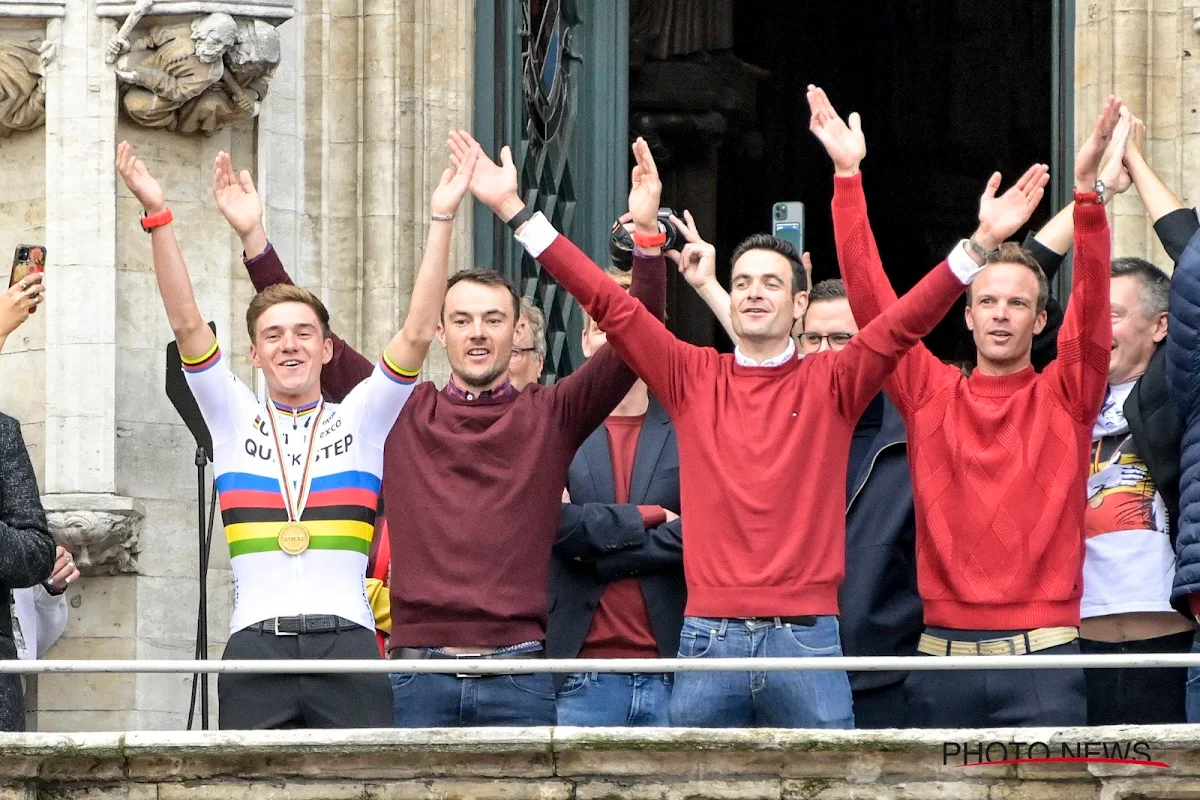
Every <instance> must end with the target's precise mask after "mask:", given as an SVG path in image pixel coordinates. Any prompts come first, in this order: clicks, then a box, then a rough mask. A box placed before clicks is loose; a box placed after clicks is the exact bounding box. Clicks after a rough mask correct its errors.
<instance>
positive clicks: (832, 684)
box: [671, 616, 854, 728]
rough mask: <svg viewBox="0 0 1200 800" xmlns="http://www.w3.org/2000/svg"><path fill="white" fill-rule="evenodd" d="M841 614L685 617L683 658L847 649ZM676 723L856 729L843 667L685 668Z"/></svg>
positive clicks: (674, 700) (674, 698) (674, 702)
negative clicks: (795, 618)
mask: <svg viewBox="0 0 1200 800" xmlns="http://www.w3.org/2000/svg"><path fill="white" fill-rule="evenodd" d="M839 636H840V629H839V627H838V620H837V617H832V616H825V617H817V624H816V625H814V626H811V627H805V626H802V625H791V624H788V623H784V622H781V621H780V620H778V619H775V620H770V619H756V620H741V619H710V618H707V617H684V620H683V632H682V633H681V634H680V637H679V657H680V658H739V657H741V658H746V657H754V658H784V657H795V656H801V657H814V658H821V657H826V658H827V657H830V656H840V655H841V654H842V645H841V640H840V638H839ZM671 724H673V725H677V726H681V727H687V728H748V727H765V728H853V727H854V704H853V700H852V699H851V695H850V681H849V680H848V679H847V678H846V673H845V671H844V670H829V671H822V672H680V673H677V674H676V675H675V688H674V691H673V692H672V693H671Z"/></svg>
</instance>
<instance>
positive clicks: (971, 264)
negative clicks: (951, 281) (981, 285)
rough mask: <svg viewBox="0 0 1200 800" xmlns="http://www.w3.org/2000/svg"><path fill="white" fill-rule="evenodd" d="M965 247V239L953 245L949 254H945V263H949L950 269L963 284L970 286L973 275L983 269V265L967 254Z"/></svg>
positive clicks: (973, 278)
mask: <svg viewBox="0 0 1200 800" xmlns="http://www.w3.org/2000/svg"><path fill="white" fill-rule="evenodd" d="M966 247H967V240H966V239H963V240H962V241H961V242H959V243H958V244H956V245H954V249H953V250H951V251H950V255H948V256H946V263H948V264H949V265H950V271H951V272H953V273H954V277H956V278H958V280H959V281H960V282H961V283H962V285H963V286H970V285H971V281H973V280H975V276H976V275H978V274H979V273H980V272H982V271H983V267H981V266H979V265H978V264H976V263H975V259H973V258H971V257H970V256H969V255H967V251H966Z"/></svg>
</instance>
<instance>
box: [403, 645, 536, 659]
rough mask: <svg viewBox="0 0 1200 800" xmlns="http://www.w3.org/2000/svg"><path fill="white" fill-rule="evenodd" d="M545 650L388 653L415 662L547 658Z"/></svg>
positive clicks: (410, 650)
mask: <svg viewBox="0 0 1200 800" xmlns="http://www.w3.org/2000/svg"><path fill="white" fill-rule="evenodd" d="M545 657H546V651H545V650H532V651H531V650H526V651H524V652H520V653H509V652H504V651H503V650H501V651H500V652H498V653H446V652H442V651H439V650H438V649H437V648H428V647H397V648H396V649H395V650H393V651H391V652H390V653H388V658H390V659H400V660H404V661H407V660H409V659H412V660H414V661H416V660H421V659H430V658H432V659H438V658H457V659H467V658H545Z"/></svg>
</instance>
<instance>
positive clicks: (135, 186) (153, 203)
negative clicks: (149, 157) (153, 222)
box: [117, 142, 167, 214]
mask: <svg viewBox="0 0 1200 800" xmlns="http://www.w3.org/2000/svg"><path fill="white" fill-rule="evenodd" d="M117 172H118V173H120V175H121V180H123V181H125V185H126V186H127V187H129V191H131V192H133V196H134V197H136V198H137V199H138V202H139V203H141V204H142V208H144V209H145V210H146V213H147V214H157V213H158V212H160V211H162V210H163V209H165V208H166V207H167V200H166V197H165V195H164V194H163V190H162V186H160V185H159V183H158V181H156V180H155V179H154V176H153V175H151V174H150V170H148V169H147V168H146V164H145V162H144V161H142V160H141V159H140V158H138V157H137V153H135V152H134V151H133V145H131V144H130V143H129V142H121V143H120V144H119V145H117Z"/></svg>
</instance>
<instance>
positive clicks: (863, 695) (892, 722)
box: [854, 681, 913, 728]
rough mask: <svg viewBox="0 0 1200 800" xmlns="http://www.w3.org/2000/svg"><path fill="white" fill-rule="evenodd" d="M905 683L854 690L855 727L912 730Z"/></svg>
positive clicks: (899, 682)
mask: <svg viewBox="0 0 1200 800" xmlns="http://www.w3.org/2000/svg"><path fill="white" fill-rule="evenodd" d="M912 724H913V723H912V720H911V719H910V718H909V714H908V692H907V690H906V689H905V688H904V681H898V682H897V683H889V684H888V685H887V686H879V687H876V688H874V689H856V690H854V727H856V728H911V727H912Z"/></svg>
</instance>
